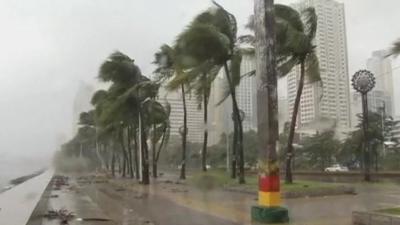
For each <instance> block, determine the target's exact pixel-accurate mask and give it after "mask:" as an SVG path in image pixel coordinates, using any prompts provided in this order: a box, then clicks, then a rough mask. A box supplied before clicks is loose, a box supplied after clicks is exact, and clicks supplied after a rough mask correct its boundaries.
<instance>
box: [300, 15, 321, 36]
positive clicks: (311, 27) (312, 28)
mask: <svg viewBox="0 0 400 225" xmlns="http://www.w3.org/2000/svg"><path fill="white" fill-rule="evenodd" d="M301 14H302V16H303V17H304V25H305V30H304V32H305V33H306V34H307V36H308V38H309V39H310V40H312V39H314V38H315V35H316V33H317V24H318V23H317V21H318V16H317V13H316V12H315V8H314V7H308V8H306V9H304V10H303V11H302V13H301Z"/></svg>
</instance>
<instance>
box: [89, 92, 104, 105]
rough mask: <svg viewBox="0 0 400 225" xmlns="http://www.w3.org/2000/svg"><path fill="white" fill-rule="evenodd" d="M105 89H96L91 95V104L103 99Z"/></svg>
mask: <svg viewBox="0 0 400 225" xmlns="http://www.w3.org/2000/svg"><path fill="white" fill-rule="evenodd" d="M107 95H108V94H107V91H106V90H98V91H96V92H95V93H94V94H93V96H92V99H91V100H90V103H91V104H92V105H97V104H99V103H100V102H102V101H104V100H105V99H106V98H107Z"/></svg>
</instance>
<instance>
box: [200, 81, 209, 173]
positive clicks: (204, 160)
mask: <svg viewBox="0 0 400 225" xmlns="http://www.w3.org/2000/svg"><path fill="white" fill-rule="evenodd" d="M203 76H204V77H205V76H206V75H203ZM204 79H205V78H204ZM205 85H207V84H205ZM207 106H208V93H207V91H206V90H204V93H203V107H204V109H203V110H204V111H203V112H204V115H203V118H204V140H203V150H202V152H201V166H202V169H203V171H204V172H206V171H207V142H208V128H207V123H208V109H207Z"/></svg>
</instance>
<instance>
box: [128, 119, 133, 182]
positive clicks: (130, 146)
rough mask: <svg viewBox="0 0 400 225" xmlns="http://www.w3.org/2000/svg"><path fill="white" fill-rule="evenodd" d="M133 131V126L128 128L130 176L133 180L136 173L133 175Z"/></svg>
mask: <svg viewBox="0 0 400 225" xmlns="http://www.w3.org/2000/svg"><path fill="white" fill-rule="evenodd" d="M131 131H132V126H128V128H127V139H128V158H129V174H130V176H131V178H133V177H134V173H133V157H132V140H131V135H132V132H131Z"/></svg>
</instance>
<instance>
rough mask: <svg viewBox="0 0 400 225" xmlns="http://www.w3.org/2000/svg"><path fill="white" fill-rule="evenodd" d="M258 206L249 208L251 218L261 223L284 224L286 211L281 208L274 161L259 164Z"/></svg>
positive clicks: (287, 219) (287, 216)
mask: <svg viewBox="0 0 400 225" xmlns="http://www.w3.org/2000/svg"><path fill="white" fill-rule="evenodd" d="M259 166H260V168H259V175H258V205H257V206H253V207H252V208H251V218H252V220H254V221H256V222H261V223H286V222H288V221H289V213H288V210H287V209H286V208H284V207H282V206H281V204H282V201H281V192H280V179H279V168H278V166H277V162H276V161H267V163H266V165H265V164H264V165H263V164H262V162H259Z"/></svg>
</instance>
